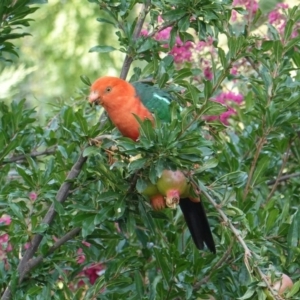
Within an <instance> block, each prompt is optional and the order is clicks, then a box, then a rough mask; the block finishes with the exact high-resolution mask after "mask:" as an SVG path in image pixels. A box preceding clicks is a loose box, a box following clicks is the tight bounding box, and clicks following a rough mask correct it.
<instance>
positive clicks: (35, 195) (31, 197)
mask: <svg viewBox="0 0 300 300" xmlns="http://www.w3.org/2000/svg"><path fill="white" fill-rule="evenodd" d="M29 199H30V200H31V201H35V200H36V199H37V193H35V192H30V193H29Z"/></svg>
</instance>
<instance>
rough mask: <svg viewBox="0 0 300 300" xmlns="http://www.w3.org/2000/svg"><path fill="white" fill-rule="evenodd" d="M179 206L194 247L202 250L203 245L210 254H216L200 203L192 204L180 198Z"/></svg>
mask: <svg viewBox="0 0 300 300" xmlns="http://www.w3.org/2000/svg"><path fill="white" fill-rule="evenodd" d="M179 205H180V208H181V210H182V213H183V216H184V218H185V221H186V224H187V226H188V228H189V230H190V233H191V235H192V238H193V240H194V243H195V245H196V247H197V248H198V249H199V250H202V249H203V247H204V243H205V244H206V246H207V247H208V249H209V250H210V251H211V252H213V253H216V247H215V242H214V239H213V237H212V233H211V231H210V227H209V223H208V220H207V217H206V213H205V210H204V206H203V204H202V201H200V202H193V201H191V200H190V199H189V198H182V199H180V201H179Z"/></svg>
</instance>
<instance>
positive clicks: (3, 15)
mask: <svg viewBox="0 0 300 300" xmlns="http://www.w3.org/2000/svg"><path fill="white" fill-rule="evenodd" d="M45 2H46V1H41V0H38V1H30V0H14V1H12V0H3V1H1V3H0V60H4V61H11V57H12V56H13V55H15V56H18V53H17V51H16V48H15V45H14V44H13V43H12V42H11V40H14V39H18V38H21V37H24V36H26V35H29V33H27V32H24V31H23V30H24V29H23V28H24V27H28V26H30V22H31V21H33V20H32V19H29V18H28V15H30V14H32V13H33V12H35V11H36V10H37V7H32V6H30V5H31V4H35V3H45ZM20 29H21V32H20Z"/></svg>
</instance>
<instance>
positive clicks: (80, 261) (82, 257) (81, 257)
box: [77, 241, 91, 264]
mask: <svg viewBox="0 0 300 300" xmlns="http://www.w3.org/2000/svg"><path fill="white" fill-rule="evenodd" d="M82 244H83V245H85V246H86V247H90V246H91V244H90V243H88V242H86V241H82ZM77 255H78V257H77V263H78V264H83V263H84V262H85V255H84V253H83V250H82V248H79V249H78V250H77Z"/></svg>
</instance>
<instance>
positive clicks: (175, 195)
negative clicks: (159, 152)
mask: <svg viewBox="0 0 300 300" xmlns="http://www.w3.org/2000/svg"><path fill="white" fill-rule="evenodd" d="M156 185H157V188H158V190H159V192H160V193H161V194H162V195H163V196H165V197H166V205H167V206H168V207H170V208H176V205H177V204H178V203H179V200H180V196H181V195H184V194H185V192H186V190H187V188H188V183H187V179H186V177H185V175H184V174H183V173H182V172H181V171H171V170H164V171H163V172H162V174H161V177H160V178H159V179H158V181H157V184H156Z"/></svg>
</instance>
